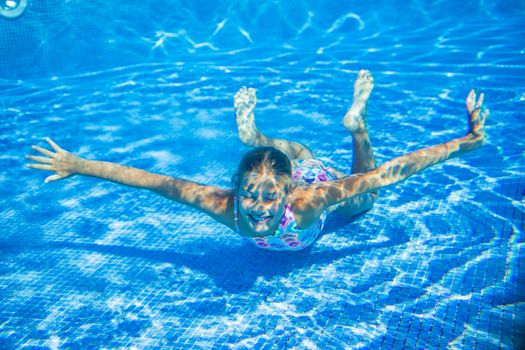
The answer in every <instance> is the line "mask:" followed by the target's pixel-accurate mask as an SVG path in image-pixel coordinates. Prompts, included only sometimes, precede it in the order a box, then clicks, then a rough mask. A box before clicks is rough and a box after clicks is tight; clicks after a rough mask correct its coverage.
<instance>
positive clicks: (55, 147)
mask: <svg viewBox="0 0 525 350" xmlns="http://www.w3.org/2000/svg"><path fill="white" fill-rule="evenodd" d="M46 141H47V143H49V144H50V145H51V147H53V149H54V150H55V151H57V152H63V151H64V150H63V149H62V148H60V147H58V145H57V144H56V143H54V142H53V140H51V139H50V138H49V137H46Z"/></svg>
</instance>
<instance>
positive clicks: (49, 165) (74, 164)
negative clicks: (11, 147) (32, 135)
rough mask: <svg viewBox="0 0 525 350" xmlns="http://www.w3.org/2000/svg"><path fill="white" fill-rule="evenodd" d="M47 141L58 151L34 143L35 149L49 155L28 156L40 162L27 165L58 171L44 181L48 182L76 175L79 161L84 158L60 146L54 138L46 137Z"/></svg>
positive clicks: (32, 167)
mask: <svg viewBox="0 0 525 350" xmlns="http://www.w3.org/2000/svg"><path fill="white" fill-rule="evenodd" d="M46 141H47V142H48V143H49V145H50V146H51V147H52V148H53V149H54V150H55V151H56V153H55V152H51V151H48V150H47V149H45V148H42V147H38V146H34V145H33V146H31V147H32V148H33V149H34V150H35V151H38V152H40V153H42V154H43V155H45V156H47V157H41V156H32V155H29V156H26V158H27V159H30V160H34V161H36V162H39V163H36V164H27V167H28V168H31V169H38V170H47V171H54V172H56V174H54V175H51V176H48V177H47V178H46V179H45V181H44V182H46V183H47V182H50V181H56V180H61V179H65V178H66V177H70V176H73V175H75V173H76V172H77V169H78V166H79V163H80V161H81V160H82V159H81V158H79V157H77V156H75V155H73V154H71V153H69V152H67V151H65V150H63V149H62V148H60V147H58V145H57V144H56V143H54V142H53V140H51V139H50V138H48V137H46Z"/></svg>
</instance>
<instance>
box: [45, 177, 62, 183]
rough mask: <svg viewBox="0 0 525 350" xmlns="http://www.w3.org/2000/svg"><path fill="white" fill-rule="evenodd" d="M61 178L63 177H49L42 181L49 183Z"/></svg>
mask: <svg viewBox="0 0 525 350" xmlns="http://www.w3.org/2000/svg"><path fill="white" fill-rule="evenodd" d="M61 178H63V176H60V175H51V176H48V177H46V179H45V180H44V182H45V183H48V182H51V181H56V180H60V179H61Z"/></svg>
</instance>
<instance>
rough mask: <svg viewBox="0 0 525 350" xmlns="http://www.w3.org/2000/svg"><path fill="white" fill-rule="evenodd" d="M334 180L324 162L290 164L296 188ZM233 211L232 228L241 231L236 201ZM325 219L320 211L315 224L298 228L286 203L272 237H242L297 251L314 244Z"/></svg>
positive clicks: (257, 242) (308, 160)
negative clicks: (233, 225)
mask: <svg viewBox="0 0 525 350" xmlns="http://www.w3.org/2000/svg"><path fill="white" fill-rule="evenodd" d="M335 179H337V177H336V175H335V173H334V171H333V170H332V168H330V167H325V166H324V165H323V163H321V161H319V160H317V159H306V160H294V161H292V181H293V183H294V184H296V185H310V184H315V183H319V182H324V181H332V180H335ZM234 210H235V228H236V229H237V232H240V231H239V226H238V203H237V199H235V204H234ZM325 219H326V212H323V213H322V214H321V217H320V218H319V220H318V221H317V222H316V223H314V224H312V225H310V226H309V227H307V228H306V229H301V228H299V226H297V223H296V222H295V218H294V215H293V208H292V206H291V205H290V204H286V205H285V207H284V214H283V217H282V218H281V222H280V223H279V226H278V227H277V229H276V230H275V232H274V234H272V235H269V236H256V237H246V236H243V237H244V238H246V239H247V240H249V241H251V242H252V243H254V244H255V245H256V246H258V247H260V248H264V249H270V250H300V249H304V248H306V247H308V246H309V245H310V244H312V243H313V242H314V241H315V239H316V238H317V235H318V234H319V232H321V230H322V229H323V226H324V222H325Z"/></svg>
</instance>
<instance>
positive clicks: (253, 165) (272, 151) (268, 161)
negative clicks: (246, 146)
mask: <svg viewBox="0 0 525 350" xmlns="http://www.w3.org/2000/svg"><path fill="white" fill-rule="evenodd" d="M261 167H266V168H267V169H268V170H270V171H272V172H273V173H274V175H275V176H276V177H277V178H280V179H282V180H284V181H285V182H286V184H285V187H286V189H288V186H286V185H289V184H290V182H291V179H292V163H291V162H290V158H288V156H287V155H286V154H284V153H283V152H281V151H279V150H278V149H277V148H273V147H257V148H254V149H252V150H251V151H249V152H246V154H245V155H244V156H243V157H242V159H241V162H240V163H239V167H238V168H237V173H236V174H235V175H234V176H233V178H232V184H233V188H234V190H235V192H237V191H238V190H239V185H240V182H241V179H242V177H243V176H244V174H246V173H249V172H251V171H255V170H257V169H259V168H261Z"/></svg>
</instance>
